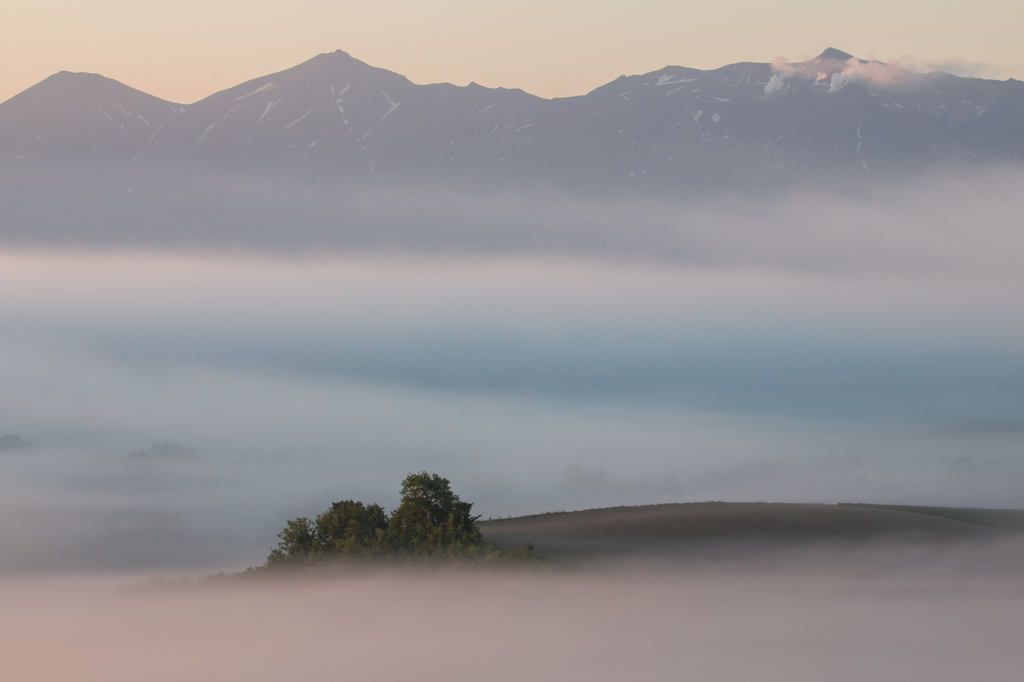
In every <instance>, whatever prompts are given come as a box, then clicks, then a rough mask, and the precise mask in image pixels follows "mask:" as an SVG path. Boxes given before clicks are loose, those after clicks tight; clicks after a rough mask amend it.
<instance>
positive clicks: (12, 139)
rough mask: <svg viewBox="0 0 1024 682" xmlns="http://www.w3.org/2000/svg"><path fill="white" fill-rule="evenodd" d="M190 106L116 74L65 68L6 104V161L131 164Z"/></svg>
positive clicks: (2, 113) (0, 143)
mask: <svg viewBox="0 0 1024 682" xmlns="http://www.w3.org/2000/svg"><path fill="white" fill-rule="evenodd" d="M185 111H186V108H185V107H184V106H183V105H180V104H175V103H173V102H167V101H165V100H162V99H159V98H156V97H153V96H151V95H147V94H146V93H144V92H140V91H138V90H135V89H133V88H130V87H128V86H127V85H124V84H122V83H119V82H118V81H115V80H112V79H110V78H104V77H103V76H99V75H96V74H91V73H70V72H68V71H61V72H60V73H57V74H54V75H52V76H50V77H49V78H47V79H46V80H44V81H42V82H40V83H37V84H36V85H33V86H32V87H31V88H29V89H28V90H25V91H24V92H22V93H20V94H18V95H15V96H14V97H12V98H11V99H9V100H7V101H6V102H3V103H2V104H0V160H2V161H7V162H10V161H12V160H17V161H19V162H24V163H34V162H44V163H45V162H57V163H84V164H89V163H95V164H97V165H98V166H103V165H114V166H119V165H122V164H126V163H128V164H130V163H132V162H133V161H137V160H139V159H140V158H141V157H142V156H143V155H145V154H147V153H148V152H151V151H153V150H155V149H156V148H157V146H158V145H159V144H160V143H161V142H162V140H161V135H163V134H164V133H165V132H166V131H167V130H168V129H169V128H170V127H172V126H173V124H174V122H175V121H176V120H179V119H180V118H181V116H182V115H183V114H184V113H185Z"/></svg>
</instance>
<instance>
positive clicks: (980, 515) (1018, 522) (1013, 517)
mask: <svg viewBox="0 0 1024 682" xmlns="http://www.w3.org/2000/svg"><path fill="white" fill-rule="evenodd" d="M840 506H845V507H868V508H871V509H891V510H894V511H903V512H913V513H916V514H927V515H929V516H941V517H942V518H945V519H954V520H956V521H964V522H966V523H974V524H977V525H979V526H987V527H988V528H996V529H998V530H1004V531H1007V532H1009V533H1020V534H1024V509H981V508H974V507H916V506H910V505H904V504H859V503H846V504H841V505H840Z"/></svg>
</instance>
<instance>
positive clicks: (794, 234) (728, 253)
mask: <svg viewBox="0 0 1024 682" xmlns="http://www.w3.org/2000/svg"><path fill="white" fill-rule="evenodd" d="M204 180H205V179H197V180H195V184H193V185H190V186H188V187H185V188H184V189H182V193H181V194H180V195H177V196H174V195H173V193H166V192H165V193H163V194H160V195H159V196H157V195H155V194H152V192H153V189H152V186H150V187H149V188H148V189H147V188H142V189H140V190H138V193H136V192H132V193H131V194H129V193H128V192H127V191H125V193H124V196H125V202H127V203H125V204H124V205H120V204H116V203H115V204H111V203H110V202H109V201H108V198H105V197H104V196H100V195H91V194H90V193H89V192H90V188H89V186H88V185H82V186H81V188H80V194H79V195H78V196H77V197H74V198H73V199H74V200H73V201H72V200H70V199H69V198H68V195H67V194H66V192H65V190H66V189H67V187H66V186H65V187H64V189H62V190H61V191H60V192H56V193H55V195H54V196H53V197H52V198H51V199H48V200H47V201H41V200H40V197H38V196H34V195H32V194H31V192H27V191H26V192H24V193H21V194H19V191H18V189H17V187H16V185H2V187H3V189H2V190H0V191H2V192H3V193H4V202H3V203H2V204H0V211H2V212H5V213H4V218H3V220H2V221H0V242H2V243H3V244H4V245H5V247H4V249H5V250H4V251H3V252H2V254H0V292H3V293H2V294H0V499H2V502H0V538H2V543H3V545H2V546H3V552H2V553H0V569H2V570H40V569H43V568H49V569H69V568H82V569H84V568H90V569H95V568H97V567H122V568H124V567H161V566H201V567H212V566H224V567H227V568H231V569H235V570H237V569H239V568H244V566H246V565H251V564H255V563H259V562H260V561H262V558H263V557H265V556H266V554H267V552H268V551H269V550H270V548H271V547H272V546H273V544H274V542H275V540H274V535H275V533H277V532H278V530H279V529H280V528H281V527H282V526H283V524H284V522H285V521H286V520H287V519H289V518H294V517H297V516H303V515H307V516H308V515H310V514H314V513H315V512H316V511H318V510H321V509H323V508H325V507H326V506H327V505H329V504H330V503H332V502H335V501H338V500H343V499H370V500H378V501H380V502H381V503H382V504H383V505H384V506H385V507H387V508H393V506H394V504H395V503H396V502H397V499H396V498H395V495H394V491H393V490H391V487H390V485H389V482H391V481H395V480H401V479H402V478H403V477H404V476H406V475H407V474H409V473H410V472H413V471H420V470H428V471H440V472H444V473H445V475H446V476H449V477H450V478H451V479H452V482H453V485H454V486H455V487H456V488H457V489H458V490H460V491H464V492H463V493H462V494H464V495H465V497H466V499H468V500H471V501H473V502H474V503H475V507H474V509H475V510H478V511H479V512H480V513H482V514H483V515H484V516H485V517H486V516H499V515H501V516H508V515H511V514H522V513H536V512H543V511H550V510H556V509H573V508H582V507H604V506H613V505H620V504H644V503H656V502H679V501H695V500H708V499H720V500H747V501H753V500H766V501H797V502H840V501H857V502H878V503H891V504H932V505H968V506H1001V507H1021V506H1024V497H1022V495H1024V493H1022V492H1021V491H1022V490H1024V485H1022V481H1024V478H1022V477H1024V460H1022V454H1021V453H1022V452H1024V450H1022V445H1024V351H1022V348H1024V328H1022V325H1021V320H1022V319H1024V316H1022V314H1021V313H1022V312H1024V311H1022V309H1021V306H1022V304H1021V298H1020V296H1019V291H1020V288H1021V284H1022V282H1021V276H1020V268H1019V264H1020V262H1021V256H1022V252H1021V247H1022V242H1021V233H1020V229H1019V226H1018V222H1019V220H1018V218H1019V215H1020V213H1021V208H1024V206H1022V199H1021V198H1020V197H1022V196H1024V193H1021V192H1019V188H1020V186H1021V177H1020V176H1019V175H1017V174H1014V173H1011V172H1008V171H1007V172H999V171H994V170H993V171H986V172H983V173H979V174H977V175H976V176H973V177H970V178H950V177H949V176H945V177H938V176H932V177H918V178H916V179H913V180H908V181H905V182H903V183H900V184H898V185H893V186H891V187H880V186H874V187H870V188H848V189H844V190H843V191H837V192H834V193H831V194H827V195H824V194H820V193H817V194H816V193H811V192H809V191H799V190H796V191H793V192H788V193H786V194H783V195H778V196H767V197H749V196H748V197H724V196H717V197H709V198H706V199H705V200H700V201H696V200H695V201H692V202H688V203H673V202H666V201H662V200H657V199H650V198H638V197H632V198H627V197H604V198H592V199H583V198H580V197H565V196H554V195H551V194H545V193H523V194H511V193H510V194H508V195H505V196H490V197H483V196H475V197H464V196H457V195H454V194H451V193H428V192H422V191H412V190H403V191H397V190H396V191H395V192H393V193H386V192H385V193H378V194H371V193H367V194H363V193H360V192H357V191H355V190H351V191H348V192H347V193H346V192H342V193H340V194H332V193H328V192H315V191H309V190H301V191H300V190H295V191H294V192H293V193H285V192H283V191H281V190H280V188H278V189H276V190H273V191H270V190H269V189H267V190H266V191H264V189H265V188H263V187H260V186H255V185H247V184H244V183H241V182H240V181H237V180H235V181H233V182H234V184H225V182H224V181H210V182H209V183H207V184H206V185H204V184H203V182H204ZM202 187H205V189H201V188H202ZM147 192H149V194H147ZM197 193H198V194H197ZM136 196H138V197H139V198H138V199H135V198H133V197H136ZM154 197H156V198H154ZM159 197H163V198H162V199H159ZM197 197H199V198H202V197H206V199H203V201H205V202H207V203H203V201H197V200H196V198H197ZM157 199H159V200H160V201H165V202H166V203H164V204H159V205H157V204H152V203H150V202H152V201H156V200H157ZM101 200H102V201H101ZM90 201H94V202H100V203H99V204H98V205H97V206H95V207H93V206H91V205H90V203H89V202H90ZM135 201H137V202H138V203H135V204H133V203H131V202H135ZM68 202H70V203H68ZM125 206H128V207H131V206H135V207H136V208H137V209H138V212H137V213H134V214H132V213H130V212H129V213H124V214H122V213H118V212H119V211H122V210H127V209H126V208H125ZM210 207H213V208H210ZM72 208H73V209H74V210H72ZM208 209H209V210H208ZM132 210H135V209H132ZM110 211H113V212H114V213H113V214H112V213H110ZM114 214H116V215H114ZM186 214H187V215H186ZM97 216H99V217H97ZM104 216H106V217H104ZM111 216H113V217H115V218H117V217H118V216H120V218H118V219H117V220H113V219H112V218H111ZM125 216H129V217H132V219H131V220H127V221H125V220H121V218H124V217H125ZM108 218H110V219H108ZM221 218H222V219H221Z"/></svg>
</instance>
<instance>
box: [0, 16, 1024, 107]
mask: <svg viewBox="0 0 1024 682" xmlns="http://www.w3.org/2000/svg"><path fill="white" fill-rule="evenodd" d="M1022 25H1024V4H1022V3H1012V2H1006V1H1005V0H978V1H977V2H973V3H963V2H950V1H949V0H932V1H929V2H925V1H924V0H886V1H885V2H883V1H882V0H865V1H864V2H860V3H856V4H851V3H848V2H836V1H835V0H826V1H821V0H816V1H814V2H811V1H810V0H780V1H779V2H774V3H758V2H752V1H751V0H719V1H716V2H711V1H710V0H697V1H695V2H688V3H686V2H675V1H671V0H634V1H633V2H628V3H627V2H624V1H623V0H555V1H552V0H543V1H542V0H521V1H520V2H518V3H514V4H509V3H497V2H480V1H479V0H475V1H473V2H470V1H469V0H436V1H435V2H431V3H422V2H414V1H412V0H372V1H371V0H347V1H343V2H336V1H332V2H327V1H325V0H294V1H293V2H290V3H287V4H282V3H279V2H269V1H268V0H246V1H245V2H243V1H242V0H217V1H215V2H210V1H209V0H202V1H200V0H179V1H178V2H173V3H154V2H141V3H140V2H135V1H131V0H93V1H91V2H87V3H82V2H73V1H72V0H33V1H32V2H28V1H27V0H7V1H6V2H4V3H3V4H2V7H0V64H2V65H3V67H2V69H0V101H2V100H5V99H7V98H8V97H11V96H13V95H14V94H16V93H18V92H20V91H21V90H23V89H25V88H27V87H29V86H31V85H32V84H34V83H36V82H38V81H40V80H42V79H43V78H45V77H47V76H49V75H50V74H52V73H55V72H57V71H61V70H69V71H88V72H96V73H102V74H103V75H105V76H108V77H111V78H115V79H117V80H120V81H122V82H124V83H126V84H128V85H131V86H133V87H136V88H139V89H141V90H144V91H146V92H149V93H151V94H154V95H156V96H159V97H163V98H165V99H169V100H172V101H178V102H183V103H189V102H192V101H195V100H197V99H200V98H202V97H204V96H206V95H208V94H210V93H212V92H215V91H217V90H220V89H223V88H225V87H228V86H231V85H235V84H237V83H239V82H242V81H244V80H247V79H249V78H255V77H258V76H261V75H264V74H267V73H271V72H274V71H279V70H281V69H285V68H288V67H291V66H294V65H295V64H298V63H300V62H302V61H305V60H306V59H308V58H310V57H312V56H314V55H315V54H318V53H320V52H328V51H333V50H335V49H339V48H340V49H343V50H345V51H347V52H349V53H350V54H352V55H353V56H355V57H358V58H360V59H362V60H363V61H366V62H368V63H370V64H373V65H375V66H381V67H384V68H387V69H391V70H393V71H397V72H399V73H402V74H404V75H406V76H408V77H409V78H410V79H412V80H413V81H414V82H417V83H427V82H437V81H447V82H452V83H456V84H460V85H464V84H466V83H468V82H470V81H476V82H478V83H480V84H482V85H487V86H493V87H497V86H504V87H519V88H523V89H524V90H527V91H529V92H532V93H535V94H538V95H542V96H547V97H552V96H562V95H574V94H582V93H585V92H587V91H588V90H590V89H593V88H594V87H596V86H598V85H601V84H603V83H605V82H608V81H609V80H612V79H614V78H615V77H617V76H618V75H620V74H623V73H644V72H647V71H652V70H655V69H658V68H661V67H663V66H665V65H667V64H682V65H686V66H694V67H700V68H712V67H716V66H720V65H722V64H726V63H730V62H735V61H770V60H771V59H772V58H773V57H775V56H779V55H782V56H787V57H790V58H792V59H800V58H806V57H810V56H813V55H815V54H818V53H819V52H821V50H823V49H824V48H826V47H829V46H832V47H837V48H840V49H843V50H846V51H847V52H851V53H854V54H856V55H858V56H861V57H875V58H878V59H883V60H893V59H899V60H902V61H903V63H905V64H907V65H910V66H916V67H917V68H928V67H936V66H939V67H942V66H945V67H947V68H952V69H953V70H954V71H961V72H970V73H973V74H978V75H984V76H991V77H999V78H1006V77H1008V76H1015V77H1017V78H1024V44H1022V43H1021V41H1020V39H1019V38H1020V36H1019V32H1020V27H1021V26H1022Z"/></svg>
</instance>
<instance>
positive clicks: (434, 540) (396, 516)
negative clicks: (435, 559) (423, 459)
mask: <svg viewBox="0 0 1024 682" xmlns="http://www.w3.org/2000/svg"><path fill="white" fill-rule="evenodd" d="M472 509H473V504H472V503H471V502H463V501H462V500H461V499H459V496H458V495H456V494H455V493H454V492H452V488H451V481H449V480H448V479H447V478H441V477H440V476H438V475H437V474H428V473H427V472H426V471H421V472H420V473H418V474H409V475H408V476H407V477H406V478H405V480H404V481H402V501H401V502H400V503H399V505H398V508H397V509H395V511H394V512H392V514H391V519H390V521H389V523H388V540H389V544H390V545H391V546H392V547H396V548H399V549H413V550H416V551H418V552H421V553H431V554H432V553H437V552H443V551H445V550H449V551H451V550H458V549H459V548H463V547H467V546H470V545H478V544H480V543H481V542H482V541H483V536H482V534H481V533H480V529H479V528H478V527H477V525H476V520H477V519H478V518H480V517H479V516H473V515H472Z"/></svg>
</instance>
